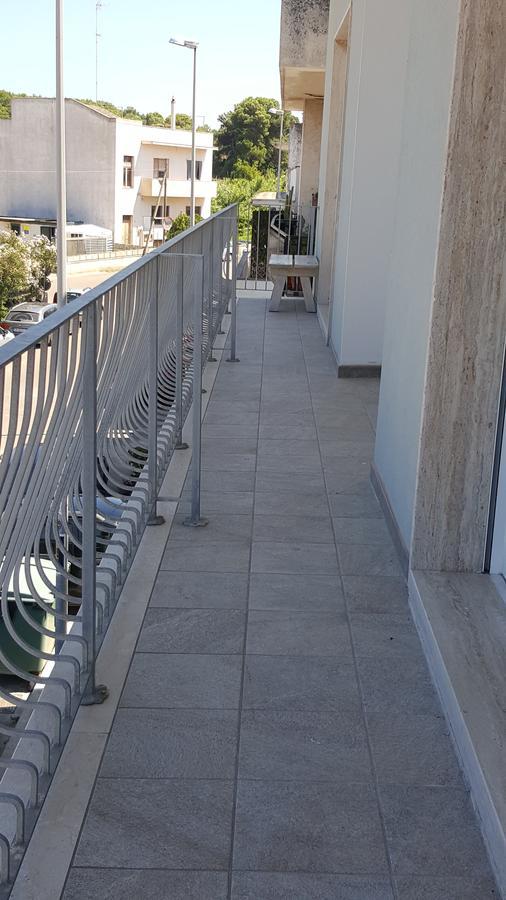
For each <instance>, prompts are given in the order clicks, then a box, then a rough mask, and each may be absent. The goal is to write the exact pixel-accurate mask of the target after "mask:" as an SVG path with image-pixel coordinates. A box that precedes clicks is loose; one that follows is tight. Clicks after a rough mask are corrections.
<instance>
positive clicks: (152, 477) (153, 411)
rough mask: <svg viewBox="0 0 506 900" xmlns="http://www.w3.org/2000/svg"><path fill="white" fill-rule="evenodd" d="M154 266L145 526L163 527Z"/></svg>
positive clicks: (156, 271) (151, 306) (150, 300)
mask: <svg viewBox="0 0 506 900" xmlns="http://www.w3.org/2000/svg"><path fill="white" fill-rule="evenodd" d="M154 265H155V289H154V290H151V291H150V294H149V335H148V340H149V351H148V352H149V376H148V387H149V398H148V492H149V493H148V496H149V513H148V521H147V523H146V524H147V525H163V523H164V522H165V519H164V517H163V516H159V515H157V512H156V501H157V497H158V295H159V289H160V278H159V265H160V258H159V257H158V256H157V257H156V260H155V262H154Z"/></svg>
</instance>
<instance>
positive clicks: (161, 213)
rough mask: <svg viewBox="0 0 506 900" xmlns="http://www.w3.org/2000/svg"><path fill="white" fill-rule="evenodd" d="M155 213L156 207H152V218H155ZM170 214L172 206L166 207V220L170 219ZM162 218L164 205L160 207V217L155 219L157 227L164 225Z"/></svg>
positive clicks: (161, 204)
mask: <svg viewBox="0 0 506 900" xmlns="http://www.w3.org/2000/svg"><path fill="white" fill-rule="evenodd" d="M155 213H156V206H152V207H151V218H153V216H154V215H155ZM169 213H170V206H166V207H165V218H166V219H168V218H169ZM162 217H163V203H160V206H159V207H158V215H157V216H156V217H155V225H162V224H163V223H162Z"/></svg>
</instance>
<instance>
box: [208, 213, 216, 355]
mask: <svg viewBox="0 0 506 900" xmlns="http://www.w3.org/2000/svg"><path fill="white" fill-rule="evenodd" d="M215 227H216V219H213V221H212V224H211V248H210V253H209V262H210V268H211V278H210V290H209V297H208V301H207V336H208V341H209V347H208V354H209V355H208V357H207V359H208V361H209V362H216V357H215V356H213V343H214V313H213V307H214V276H215V273H216V265H215V258H214V252H215V251H214V245H215V243H216V241H215V240H214V231H215Z"/></svg>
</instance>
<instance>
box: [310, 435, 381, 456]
mask: <svg viewBox="0 0 506 900" xmlns="http://www.w3.org/2000/svg"><path fill="white" fill-rule="evenodd" d="M319 436H320V451H321V455H322V458H323V459H324V460H327V459H349V458H350V457H351V458H354V459H365V460H368V461H369V462H371V461H372V457H373V454H374V441H373V440H367V439H364V440H358V441H357V440H356V441H347V440H344V439H343V437H342V435H341V436H339V435H338V433H337V432H336V430H335V429H331V430H329V431H326V429H325V428H320V431H319Z"/></svg>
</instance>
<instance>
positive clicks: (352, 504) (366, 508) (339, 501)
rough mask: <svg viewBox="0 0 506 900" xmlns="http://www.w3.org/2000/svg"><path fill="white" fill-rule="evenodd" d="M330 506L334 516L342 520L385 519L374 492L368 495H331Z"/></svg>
mask: <svg viewBox="0 0 506 900" xmlns="http://www.w3.org/2000/svg"><path fill="white" fill-rule="evenodd" d="M329 506H330V511H331V513H332V515H333V516H338V517H340V518H346V517H350V518H362V517H366V518H377V519H381V518H382V517H383V513H382V512H381V509H380V507H379V503H378V501H377V500H376V498H375V497H374V496H373V495H372V491H371V492H369V493H367V494H330V495H329Z"/></svg>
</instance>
